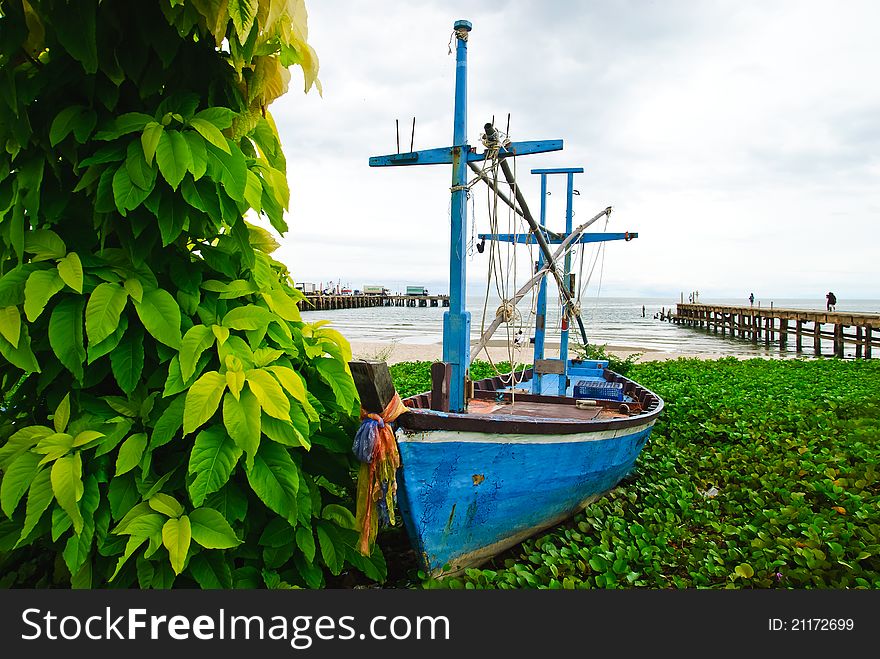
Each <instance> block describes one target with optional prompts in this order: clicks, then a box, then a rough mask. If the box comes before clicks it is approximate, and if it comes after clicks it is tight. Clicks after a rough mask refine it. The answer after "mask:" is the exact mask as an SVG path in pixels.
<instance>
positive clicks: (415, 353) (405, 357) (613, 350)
mask: <svg viewBox="0 0 880 659" xmlns="http://www.w3.org/2000/svg"><path fill="white" fill-rule="evenodd" d="M546 349H547V352H546V354H547V355H548V357H549V356H556V355H558V352H557V351H558V350H559V344H558V343H555V344H554V343H547V345H546ZM532 350H533V347H532V346H531V345H525V346H520V347H517V348H514V351H513V354H511V352H510V349H509V348H508V346H507V343H506V342H504V341H498V340H496V341H490V342H489V345H488V346H487V347H486V348H485V349H484V350H483V351H482V352H481V353H480V355H479V356H478V357H477V359H480V360H484V361H486V360H489V359H491V360H492V361H493V362H497V361H510V360H511V358H512V359H513V361H514V362H516V363H524V362H528V363H531V361H532ZM351 352H352V356H353V357H354V358H355V359H369V360H378V361H385V362H388V363H389V364H397V363H399V362H414V361H437V360H439V359H440V358H441V357H442V354H443V345H442V344H441V343H426V344H418V343H401V342H392V341H389V342H377V341H370V342H368V341H352V342H351ZM606 352H607V353H608V354H610V355H614V356H615V357H620V358H626V357H628V356H629V355H632V354H635V353H638V354H639V358H638V361H663V360H666V359H678V358H679V357H694V358H698V359H716V358H718V357H723V356H724V355H723V354H721V353H718V354H706V353H686V352H663V351H659V350H646V349H644V348H636V347H631V346H611V345H609V346H607V347H606Z"/></svg>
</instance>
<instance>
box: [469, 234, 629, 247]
mask: <svg viewBox="0 0 880 659" xmlns="http://www.w3.org/2000/svg"><path fill="white" fill-rule="evenodd" d="M543 233H544V239H545V240H546V241H547V244H548V245H560V244H562V243H563V242H565V236H563V235H560V234H558V233H549V232H547V231H544V232H543ZM638 237H639V234H638V233H637V232H634V231H627V232H624V233H582V234H581V235H580V236H579V237H578V238H577V239H576V240H573V241H572V243H573V244H574V243H603V242H606V241H609V240H632V239H633V238H638ZM477 238H484V239H486V240H497V241H499V242H502V243H517V244H520V245H536V244H537V243H538V240H537V239H536V238H535V237H534V236H533V235H532V234H531V233H528V234H525V233H478V234H477Z"/></svg>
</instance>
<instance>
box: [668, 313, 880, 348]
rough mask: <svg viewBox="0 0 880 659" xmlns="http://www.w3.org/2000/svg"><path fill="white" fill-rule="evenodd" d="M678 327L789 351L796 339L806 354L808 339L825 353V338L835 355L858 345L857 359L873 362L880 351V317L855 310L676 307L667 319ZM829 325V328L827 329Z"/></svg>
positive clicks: (879, 315)
mask: <svg viewBox="0 0 880 659" xmlns="http://www.w3.org/2000/svg"><path fill="white" fill-rule="evenodd" d="M667 318H668V319H669V320H672V321H673V322H675V323H678V324H685V325H691V326H692V327H700V328H703V327H704V328H705V329H706V331H707V332H714V333H715V334H718V333H719V332H720V333H721V335H722V336H725V335H727V334H728V333H729V334H730V336H732V337H739V338H743V339H747V340H751V341H752V343H758V342H759V341H763V342H764V344H766V345H768V346H769V345H770V344H771V343H774V342H775V343H778V345H779V349H780V350H781V351H787V350H788V345H789V339H790V338H791V337H792V336H793V337H794V342H795V350H796V351H797V352H799V353H800V352H803V351H804V350H803V348H804V341H805V339H806V340H807V341H809V340H810V339H812V343H813V346H812V352H813V354H815V355H821V354H822V339H827V340H829V341H831V342H832V345H833V353H832V354H833V355H834V356H836V357H843V348H844V345H847V344H849V345H854V346H855V356H856V358H861V357H864V358H866V359H870V358H871V355H872V348H880V336H878V334H877V333H875V330H877V329H880V314H878V313H861V312H855V311H817V310H811V309H783V308H779V309H777V308H774V307H772V306H771V307H769V308H768V307H754V306H742V307H734V306H727V305H716V304H703V303H695V304H677V305H676V312H675V314H674V315H670V316H667ZM828 326H830V327H828Z"/></svg>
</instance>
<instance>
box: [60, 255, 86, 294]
mask: <svg viewBox="0 0 880 659" xmlns="http://www.w3.org/2000/svg"><path fill="white" fill-rule="evenodd" d="M58 275H59V276H60V277H61V281H63V282H64V283H65V284H67V285H68V286H70V287H71V288H72V289H73V290H75V291H76V292H77V293H82V288H83V269H82V263H81V262H80V260H79V256H77V254H76V252H70V254H68V255H67V256H65V257H64V258H63V259H61V260H60V261H58Z"/></svg>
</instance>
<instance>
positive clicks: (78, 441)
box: [73, 430, 104, 448]
mask: <svg viewBox="0 0 880 659" xmlns="http://www.w3.org/2000/svg"><path fill="white" fill-rule="evenodd" d="M102 437H104V433H102V432H99V431H97V430H83V431H82V432H80V433H77V435H76V437H74V438H73V448H78V447H80V446H85V445H86V444H89V443H91V442H93V441H95V440H96V439H101V438H102Z"/></svg>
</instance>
